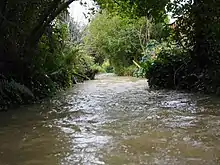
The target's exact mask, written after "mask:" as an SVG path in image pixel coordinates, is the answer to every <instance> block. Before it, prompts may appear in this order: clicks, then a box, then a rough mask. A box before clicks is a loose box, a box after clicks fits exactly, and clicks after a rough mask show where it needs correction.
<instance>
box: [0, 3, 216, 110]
mask: <svg viewBox="0 0 220 165" xmlns="http://www.w3.org/2000/svg"><path fill="white" fill-rule="evenodd" d="M73 1H74V0H67V1H62V0H43V1H42V0H41V1H39V0H36V1H30V0H26V1H22V0H21V1H16V2H15V1H13V0H3V1H1V2H0V30H1V32H0V60H1V61H0V62H1V64H0V108H7V107H8V106H9V105H16V104H23V103H28V102H33V101H36V100H39V99H42V98H45V97H47V96H50V95H52V94H54V93H55V92H56V91H59V90H62V89H65V88H68V87H71V86H72V85H73V84H75V83H77V82H81V81H83V80H89V79H94V76H95V73H97V72H114V73H116V74H117V75H126V76H141V77H146V78H147V79H148V82H149V85H150V87H154V88H170V89H184V90H190V91H201V92H207V93H216V94H219V93H220V78H219V77H220V64H219V61H220V60H219V59H220V51H219V50H220V13H219V12H220V10H219V9H220V4H219V2H217V1H214V0H204V1H197V0H194V1H186V0H181V1H179V0H174V1H172V2H170V1H169V0H161V1H148V0H146V1H145V0H132V1H131V0H116V1H111V0H96V1H95V2H96V3H97V5H99V7H100V9H99V12H97V13H96V14H95V15H94V16H93V19H92V20H91V22H90V23H89V24H88V25H87V26H86V27H85V28H84V27H80V26H78V25H77V23H76V22H74V21H73V20H72V19H71V18H70V17H69V14H68V11H67V7H68V5H69V4H71V3H72V2H73ZM82 4H85V3H83V2H82ZM91 10H92V13H94V12H95V11H94V10H95V9H94V8H93V9H91ZM168 12H171V13H172V15H173V17H175V18H176V21H175V22H174V23H173V24H172V25H170V20H169V17H168V15H167V13H168Z"/></svg>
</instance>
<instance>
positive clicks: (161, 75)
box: [146, 47, 191, 88]
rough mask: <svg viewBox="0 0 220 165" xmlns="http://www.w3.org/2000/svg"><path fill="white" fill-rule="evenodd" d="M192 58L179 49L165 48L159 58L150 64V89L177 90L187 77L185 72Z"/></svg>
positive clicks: (148, 72) (148, 71)
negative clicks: (184, 69) (182, 80)
mask: <svg viewBox="0 0 220 165" xmlns="http://www.w3.org/2000/svg"><path fill="white" fill-rule="evenodd" d="M190 60H191V58H190V56H189V55H188V54H187V53H185V52H184V51H183V50H182V49H179V48H169V47H168V48H163V49H162V50H161V51H160V52H159V54H158V55H157V58H156V59H155V60H154V61H152V62H151V64H150V65H149V64H148V69H147V72H146V77H147V78H148V80H149V81H148V82H149V86H150V87H159V88H177V86H178V83H180V82H181V79H182V78H183V77H184V76H186V75H185V73H184V72H182V71H183V68H185V66H186V65H188V63H189V62H190Z"/></svg>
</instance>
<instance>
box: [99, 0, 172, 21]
mask: <svg viewBox="0 0 220 165" xmlns="http://www.w3.org/2000/svg"><path fill="white" fill-rule="evenodd" d="M96 1H97V2H98V4H99V5H100V6H101V9H107V10H108V11H109V12H111V13H114V14H116V15H122V16H125V17H127V16H129V17H131V18H135V17H142V16H147V17H154V18H155V20H160V21H161V19H164V18H165V6H166V5H167V3H168V2H169V0H154V1H153V0H114V1H112V0H96ZM160 21H159V22H160Z"/></svg>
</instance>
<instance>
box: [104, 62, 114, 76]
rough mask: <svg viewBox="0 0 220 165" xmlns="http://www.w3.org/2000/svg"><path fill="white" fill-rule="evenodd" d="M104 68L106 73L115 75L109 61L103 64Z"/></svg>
mask: <svg viewBox="0 0 220 165" xmlns="http://www.w3.org/2000/svg"><path fill="white" fill-rule="evenodd" d="M102 68H103V69H104V70H105V72H106V73H113V67H112V66H111V64H110V62H109V60H105V61H104V62H103V64H102Z"/></svg>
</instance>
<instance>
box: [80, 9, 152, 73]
mask: <svg viewBox="0 0 220 165" xmlns="http://www.w3.org/2000/svg"><path fill="white" fill-rule="evenodd" d="M153 26H154V24H153V23H151V22H150V21H149V20H146V18H144V17H141V18H139V19H131V18H128V17H127V18H125V17H123V18H122V17H120V16H110V15H109V14H108V13H107V12H105V11H103V13H102V14H99V15H97V17H96V18H95V19H94V20H93V21H92V22H91V24H90V25H89V27H88V29H87V32H86V34H87V35H86V37H85V38H84V41H85V48H86V50H87V52H88V54H90V55H91V56H93V57H94V59H95V63H97V64H99V65H101V64H102V63H103V62H104V60H105V59H109V62H110V64H111V66H112V67H113V68H114V72H115V73H116V74H118V75H122V74H123V73H124V72H123V70H124V68H127V67H129V66H131V65H132V64H133V62H132V60H134V59H135V60H136V59H137V60H139V59H140V57H141V53H142V51H143V45H145V44H146V42H147V41H148V38H149V37H150V33H151V31H152V30H151V27H153ZM154 32H155V33H156V31H154Z"/></svg>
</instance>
